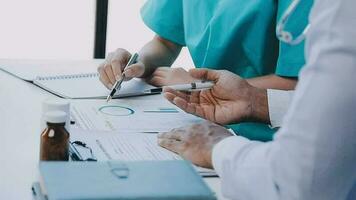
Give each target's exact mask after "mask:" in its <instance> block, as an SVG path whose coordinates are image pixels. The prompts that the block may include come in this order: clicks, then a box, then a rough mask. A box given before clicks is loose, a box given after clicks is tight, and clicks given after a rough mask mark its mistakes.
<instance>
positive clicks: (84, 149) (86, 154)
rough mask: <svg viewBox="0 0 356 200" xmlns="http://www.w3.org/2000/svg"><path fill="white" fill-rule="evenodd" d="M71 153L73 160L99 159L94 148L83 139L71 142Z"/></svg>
mask: <svg viewBox="0 0 356 200" xmlns="http://www.w3.org/2000/svg"><path fill="white" fill-rule="evenodd" d="M69 155H70V157H71V159H72V160H73V161H97V159H96V158H95V156H94V154H93V150H92V149H91V148H90V147H88V146H87V144H85V143H84V142H81V141H74V142H71V143H70V144H69Z"/></svg>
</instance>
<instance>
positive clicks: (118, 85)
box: [106, 53, 138, 102]
mask: <svg viewBox="0 0 356 200" xmlns="http://www.w3.org/2000/svg"><path fill="white" fill-rule="evenodd" d="M137 57H138V54H137V53H134V54H133V55H132V56H131V58H130V60H129V62H127V64H126V66H125V68H124V69H123V71H125V69H126V67H128V66H130V65H132V64H134V63H135V62H136V61H137ZM124 79H125V73H123V74H122V76H121V79H120V80H117V81H116V82H115V84H114V86H113V87H112V89H111V92H110V94H109V95H108V96H107V98H106V102H109V101H110V100H111V99H112V97H113V96H114V94H115V93H116V92H117V91H118V90H120V89H121V84H122V82H123V81H124Z"/></svg>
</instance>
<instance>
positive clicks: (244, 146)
mask: <svg viewBox="0 0 356 200" xmlns="http://www.w3.org/2000/svg"><path fill="white" fill-rule="evenodd" d="M301 3H303V2H301ZM310 23H311V29H310V31H309V34H308V36H307V44H306V60H307V64H306V66H305V67H304V69H303V70H302V73H301V75H300V80H299V83H298V86H297V89H296V91H295V94H294V98H293V101H292V104H291V107H290V109H289V111H288V113H287V115H286V116H285V120H284V122H283V126H282V128H281V129H280V130H279V131H278V132H277V133H276V136H275V138H274V141H272V142H267V143H261V142H255V141H249V140H247V139H245V138H243V137H238V136H236V137H230V138H227V139H225V140H223V141H221V142H219V143H218V144H217V145H216V146H215V147H214V149H213V165H214V168H215V169H216V171H217V173H218V174H219V175H220V177H221V182H222V193H223V194H224V196H226V197H227V198H230V199H283V200H286V199H310V200H319V199H320V200H329V199H330V200H335V199H350V200H351V199H353V200H354V199H356V1H355V0H316V1H315V3H314V8H313V9H312V12H311V15H310Z"/></svg>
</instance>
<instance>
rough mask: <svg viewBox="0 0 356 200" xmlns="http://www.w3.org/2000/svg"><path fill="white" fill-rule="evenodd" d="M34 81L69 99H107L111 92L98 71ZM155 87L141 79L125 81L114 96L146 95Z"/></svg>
mask: <svg viewBox="0 0 356 200" xmlns="http://www.w3.org/2000/svg"><path fill="white" fill-rule="evenodd" d="M33 83H34V84H35V85H37V86H39V87H41V88H43V89H45V90H47V91H49V92H51V93H53V94H55V95H58V96H60V97H63V98H69V99H105V98H106V97H107V95H108V94H109V93H110V90H108V89H107V88H106V87H105V86H104V85H103V84H102V83H101V82H100V81H99V74H98V73H87V74H74V75H61V76H48V77H37V78H36V79H35V80H34V81H33ZM152 88H155V87H153V86H151V85H149V84H147V83H146V82H144V81H142V80H140V79H132V80H130V81H127V82H124V83H123V84H122V88H121V89H120V91H119V93H118V94H117V95H115V96H114V98H120V97H129V96H140V95H144V94H146V93H144V91H145V90H147V89H152Z"/></svg>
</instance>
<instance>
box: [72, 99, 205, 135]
mask: <svg viewBox="0 0 356 200" xmlns="http://www.w3.org/2000/svg"><path fill="white" fill-rule="evenodd" d="M159 97H160V98H157V99H152V100H146V99H142V98H141V99H134V98H130V99H114V100H112V101H110V102H109V103H106V101H105V100H73V101H72V103H71V115H72V118H73V119H74V121H75V123H76V126H77V127H80V128H82V129H84V130H99V131H125V132H165V131H170V130H172V129H173V128H178V127H182V126H187V125H190V124H195V123H200V122H202V121H203V119H201V118H199V117H196V116H193V115H191V114H187V113H185V112H184V111H182V110H180V109H179V108H178V107H176V106H174V105H173V104H171V103H170V102H168V101H167V100H165V99H164V98H163V97H161V96H159Z"/></svg>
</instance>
